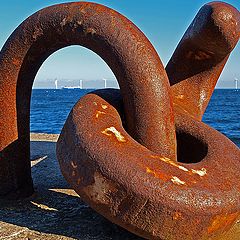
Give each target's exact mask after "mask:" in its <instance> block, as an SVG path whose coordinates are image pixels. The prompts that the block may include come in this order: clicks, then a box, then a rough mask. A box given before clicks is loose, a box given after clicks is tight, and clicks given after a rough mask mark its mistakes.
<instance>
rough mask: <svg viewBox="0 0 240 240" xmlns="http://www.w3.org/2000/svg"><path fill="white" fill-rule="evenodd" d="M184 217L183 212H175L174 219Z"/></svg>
mask: <svg viewBox="0 0 240 240" xmlns="http://www.w3.org/2000/svg"><path fill="white" fill-rule="evenodd" d="M180 219H182V213H181V212H175V213H174V214H173V220H180Z"/></svg>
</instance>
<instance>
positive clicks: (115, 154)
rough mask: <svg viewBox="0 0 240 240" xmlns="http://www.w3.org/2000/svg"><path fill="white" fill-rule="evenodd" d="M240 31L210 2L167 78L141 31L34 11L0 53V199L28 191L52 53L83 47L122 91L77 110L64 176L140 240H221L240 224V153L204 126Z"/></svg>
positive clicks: (231, 15) (65, 145)
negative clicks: (40, 82) (38, 102)
mask: <svg viewBox="0 0 240 240" xmlns="http://www.w3.org/2000/svg"><path fill="white" fill-rule="evenodd" d="M239 26H240V13H239V11H238V10H236V9H235V8H233V7H232V6H230V5H228V4H225V3H220V2H216V3H209V4H206V5H204V6H203V7H202V8H201V10H200V11H199V13H198V14H197V16H196V18H195V19H194V20H193V23H192V24H191V25H190V27H189V28H188V30H187V32H186V33H185V35H184V37H183V39H182V40H181V41H180V43H179V45H178V47H177V49H176V51H175V53H174V54H173V56H172V58H171V59H170V61H169V63H168V65H167V67H166V70H165V69H164V68H163V65H162V63H161V60H160V58H159V56H158V55H157V53H156V51H155V50H154V48H153V47H152V45H151V43H150V42H149V41H148V39H147V38H146V37H145V36H144V34H143V33H142V32H141V31H140V30H139V29H138V28H137V27H136V26H135V25H134V24H133V23H131V22H130V21H129V20H127V19H126V18H125V17H123V16H122V15H120V14H119V13H117V12H115V11H113V10H111V9H109V8H106V7H104V6H101V5H98V4H93V3H68V4H61V5H56V6H52V7H49V8H46V9H43V10H41V11H39V12H37V13H35V14H34V15H33V16H31V17H30V18H28V19H27V20H26V21H24V22H23V23H22V24H21V25H20V26H19V27H18V28H17V29H16V30H15V32H14V33H13V34H12V35H11V37H10V38H9V40H8V41H7V43H6V44H5V46H4V47H3V49H2V51H1V55H0V100H1V101H0V104H1V112H0V122H1V125H0V150H1V155H0V194H1V196H2V197H15V198H16V197H23V196H28V195H29V194H31V193H32V191H33V188H32V180H31V173H30V163H29V162H30V161H29V107H30V96H31V87H32V83H33V80H34V77H35V75H36V73H37V71H38V69H39V67H40V66H41V64H42V63H43V62H44V60H45V59H46V58H47V57H48V56H49V55H50V54H52V53H53V52H55V51H56V50H58V49H60V48H62V47H65V46H68V45H72V44H80V45H82V46H85V47H87V48H89V49H91V50H93V51H95V52H96V53H97V54H99V55H100V56H101V57H102V58H103V59H104V60H105V61H106V63H107V64H108V65H109V66H110V68H111V69H112V71H113V72H114V74H115V75H116V77H117V80H118V82H119V85H120V89H121V91H119V90H113V89H107V90H98V91H95V92H92V93H90V94H87V95H86V96H84V97H83V98H81V99H80V100H79V101H78V103H77V104H76V105H75V106H74V108H73V109H72V111H71V113H70V115H69V117H68V119H67V121H66V123H65V125H64V127H63V130H62V133H61V135H60V138H59V140H58V143H57V157H58V160H59V163H60V167H61V171H62V173H63V175H64V177H65V178H66V180H67V181H68V182H69V183H70V184H71V186H72V187H73V189H74V190H75V191H76V192H77V193H78V194H79V195H80V196H81V198H82V199H83V200H84V201H86V202H87V203H88V204H89V205H90V206H91V207H92V208H93V209H95V210H96V211H98V212H99V213H100V214H102V215H103V216H105V217H106V218H108V219H109V220H110V221H112V222H114V223H116V224H118V225H120V226H122V227H124V228H126V229H127V230H129V231H131V232H133V233H135V234H137V235H139V236H142V237H144V238H147V239H162V240H168V239H174V240H178V239H194V240H204V239H209V238H212V239H213V238H214V239H215V238H217V239H221V236H223V235H224V234H225V232H227V231H229V230H230V228H231V226H232V225H233V224H234V223H235V222H236V221H237V219H239V216H240V181H239V180H240V179H239V172H240V164H239V162H240V151H239V149H238V147H237V146H236V145H234V144H233V143H232V142H231V141H230V140H229V139H227V138H226V137H225V136H223V135H222V134H220V133H219V132H217V131H216V130H214V129H212V128H210V127H209V126H207V125H206V124H204V123H202V122H201V118H202V115H203V113H204V111H205V109H206V106H207V104H208V102H209V99H210V97H211V94H212V91H213V89H214V86H215V84H216V81H217V79H218V77H219V75H220V73H221V71H222V69H223V67H224V64H225V63H226V61H227V59H228V57H229V54H230V53H231V51H232V50H233V48H234V47H235V45H236V43H237V42H238V40H239V37H240V29H239ZM170 85H171V87H170Z"/></svg>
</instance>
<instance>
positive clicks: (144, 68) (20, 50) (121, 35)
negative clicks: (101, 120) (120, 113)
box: [0, 3, 176, 197]
mask: <svg viewBox="0 0 240 240" xmlns="http://www.w3.org/2000/svg"><path fill="white" fill-rule="evenodd" d="M78 44H79V45H81V46H85V47H87V48H89V49H91V50H93V51H94V52H96V53H97V54H98V55H99V56H101V57H102V58H103V59H104V60H105V61H106V63H107V64H108V65H109V66H110V68H111V69H112V71H113V72H114V74H115V75H116V77H117V79H118V82H119V85H120V86H121V91H122V93H123V94H124V96H125V97H124V106H125V113H126V118H127V129H128V132H129V133H130V134H131V136H132V137H134V138H135V139H136V140H137V141H139V142H140V143H141V144H143V145H144V146H146V147H148V148H149V149H151V150H153V151H156V152H164V154H165V155H167V156H168V157H171V158H174V157H175V156H176V145H175V138H176V136H175V130H174V124H173V111H172V103H171V99H170V98H171V97H170V94H169V92H170V85H169V82H168V80H167V74H166V72H165V71H164V69H163V66H162V63H161V61H160V59H159V56H158V55H157V53H156V51H155V49H154V48H153V47H152V45H151V43H150V42H149V41H148V39H147V38H146V37H145V36H144V34H143V33H142V32H141V31H140V30H139V29H138V28H137V27H136V26H135V25H134V24H133V23H132V22H130V21H129V20H128V19H126V18H125V17H124V16H122V15H120V14H119V13H117V12H115V11H113V10H111V9H109V8H107V7H104V6H101V5H98V4H93V3H68V4H60V5H55V6H52V7H49V8H45V9H43V10H41V11H39V12H37V13H35V14H34V15H32V16H31V17H29V18H28V19H27V20H25V21H24V22H23V23H22V24H21V25H20V26H19V27H18V28H17V29H16V30H15V31H14V32H13V34H12V35H11V36H10V38H9V39H8V40H7V42H6V44H5V45H4V47H3V49H2V50H1V53H0V109H1V110H0V111H1V112H0V123H1V124H0V151H1V156H0V195H1V196H7V195H8V196H11V195H13V197H14V195H19V194H20V195H28V194H29V193H31V192H32V191H33V189H32V183H31V181H32V180H31V174H30V161H29V158H30V157H29V114H30V113H29V111H30V98H31V89H32V84H33V80H34V78H35V75H36V73H37V71H38V70H39V68H40V66H41V65H42V63H43V62H44V60H45V59H46V58H47V57H48V56H49V55H51V54H52V53H53V52H55V51H57V50H58V49H60V48H63V47H66V46H69V45H78ZM153 80H154V81H153ZM142 86H144V88H143V87H142ZM149 92H152V93H154V98H152V96H151V95H152V94H149ZM144 103H147V104H144ZM155 106H157V107H155ZM153 108H155V110H154V111H152V109H153ZM146 126H147V127H146ZM159 142H161V143H162V144H159Z"/></svg>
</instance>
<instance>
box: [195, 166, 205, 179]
mask: <svg viewBox="0 0 240 240" xmlns="http://www.w3.org/2000/svg"><path fill="white" fill-rule="evenodd" d="M192 173H194V174H198V175H199V176H200V177H203V176H204V175H206V174H207V169H206V168H202V169H201V170H194V169H192Z"/></svg>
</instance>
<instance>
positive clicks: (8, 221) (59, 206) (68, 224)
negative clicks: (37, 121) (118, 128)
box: [0, 134, 141, 240]
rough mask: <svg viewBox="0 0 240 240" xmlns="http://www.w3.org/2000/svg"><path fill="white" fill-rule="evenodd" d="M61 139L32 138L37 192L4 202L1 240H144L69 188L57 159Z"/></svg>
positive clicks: (33, 166) (1, 210)
mask: <svg viewBox="0 0 240 240" xmlns="http://www.w3.org/2000/svg"><path fill="white" fill-rule="evenodd" d="M57 138H58V135H53V134H50V135H47V134H32V135H31V159H32V175H33V181H34V186H35V191H36V192H35V194H34V195H33V196H32V197H31V198H29V199H26V200H21V201H17V202H16V201H12V202H6V201H5V202H3V201H1V202H0V206H1V207H0V239H2V240H5V239H6V240H21V239H24V240H27V239H31V240H35V239H47V240H51V239H54V240H58V239H59V240H60V239H61V240H65V239H68V240H70V239H81V240H91V239H98V240H106V239H109V240H110V239H114V240H117V239H119V240H120V239H122V240H123V239H124V240H128V239H129V240H131V239H135V240H136V239H139V240H140V239H141V238H138V237H136V236H134V235H133V234H131V233H128V232H127V231H125V230H124V229H122V228H120V227H118V226H116V225H114V224H112V223H111V222H109V221H108V220H106V219H105V218H103V217H102V216H100V215H99V214H97V213H96V212H95V211H93V210H92V209H91V208H90V207H89V206H87V205H86V204H85V203H83V202H82V201H81V199H80V198H79V196H78V195H77V194H76V193H75V192H74V191H73V190H72V189H70V188H69V185H68V184H67V183H66V181H65V180H64V178H63V176H62V174H61V173H60V170H59V166H58V162H57V160H56V156H55V145H56V143H55V142H56V140H57Z"/></svg>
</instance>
